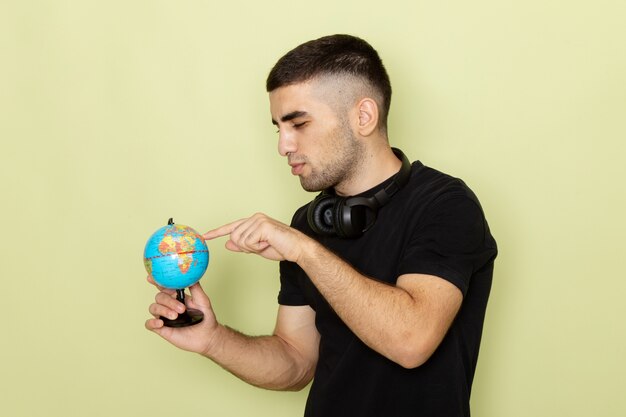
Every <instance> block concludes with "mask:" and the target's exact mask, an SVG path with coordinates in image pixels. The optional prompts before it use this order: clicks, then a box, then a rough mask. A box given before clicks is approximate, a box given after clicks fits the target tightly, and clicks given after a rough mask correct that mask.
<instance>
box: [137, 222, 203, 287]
mask: <svg viewBox="0 0 626 417" xmlns="http://www.w3.org/2000/svg"><path fill="white" fill-rule="evenodd" d="M143 261H144V265H145V267H146V271H148V273H149V274H150V275H152V277H153V278H154V280H155V281H156V283H157V284H159V285H160V286H162V287H165V288H171V289H183V288H186V287H189V286H190V285H193V284H195V283H196V282H198V281H199V280H200V278H202V275H204V272H205V271H206V269H207V266H208V265H209V249H208V248H207V246H206V243H205V242H204V239H203V238H202V236H201V235H200V234H199V233H198V232H196V231H195V230H194V229H192V228H191V227H189V226H184V225H180V224H168V225H167V226H164V227H162V228H160V229H159V230H157V231H156V232H154V233H153V234H152V236H150V239H148V242H147V243H146V248H145V249H144V252H143Z"/></svg>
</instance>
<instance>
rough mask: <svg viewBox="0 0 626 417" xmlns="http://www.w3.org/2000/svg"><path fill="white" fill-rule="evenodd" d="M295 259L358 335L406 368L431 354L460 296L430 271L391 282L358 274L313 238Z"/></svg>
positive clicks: (453, 287)
mask: <svg viewBox="0 0 626 417" xmlns="http://www.w3.org/2000/svg"><path fill="white" fill-rule="evenodd" d="M313 242H314V241H313ZM298 263H299V265H300V267H301V268H302V269H303V270H304V271H305V272H306V274H307V275H308V276H309V277H310V279H311V280H312V281H313V283H314V284H315V286H316V287H317V289H318V290H319V291H320V293H321V294H322V295H323V296H324V298H326V300H327V301H328V303H329V304H330V305H331V306H332V307H333V309H334V310H335V312H336V313H337V314H338V315H339V317H341V319H342V320H343V321H344V322H345V323H346V324H347V325H348V326H349V327H350V329H351V330H352V331H353V332H354V333H355V334H356V335H357V336H358V337H359V339H361V340H362V341H363V342H364V343H365V344H367V345H368V346H369V347H371V348H372V349H374V350H375V351H377V352H379V353H380V354H382V355H383V356H385V357H387V358H388V359H390V360H392V361H394V362H396V363H398V364H399V365H401V366H403V367H405V368H415V367H418V366H420V365H422V364H423V363H424V362H426V361H427V360H428V358H430V356H431V355H432V354H433V352H434V351H435V350H436V349H437V347H438V346H439V344H440V343H441V341H442V339H443V337H444V336H445V334H446V332H447V331H448V329H449V328H450V325H451V324H452V321H453V320H454V317H455V316H456V314H457V313H458V311H459V308H460V306H461V302H462V300H463V295H462V293H461V291H460V290H459V289H458V288H457V287H456V286H455V285H453V284H452V283H450V282H448V281H446V280H444V279H442V278H439V277H436V276H433V275H423V274H406V275H402V276H400V277H399V278H398V280H397V283H396V285H395V286H393V285H389V284H387V283H383V282H380V281H376V280H374V279H371V278H369V277H366V276H363V275H361V274H360V273H358V272H357V271H356V270H355V269H354V268H352V267H351V266H350V265H349V264H347V263H346V262H345V261H343V260H342V259H341V258H339V257H337V256H336V255H334V254H333V253H332V252H330V251H328V250H327V249H326V248H324V247H323V246H322V245H320V244H318V243H317V242H314V243H311V244H310V249H309V250H306V251H304V255H303V257H302V258H301V259H300V261H299V262H298Z"/></svg>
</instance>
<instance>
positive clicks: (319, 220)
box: [307, 194, 337, 236]
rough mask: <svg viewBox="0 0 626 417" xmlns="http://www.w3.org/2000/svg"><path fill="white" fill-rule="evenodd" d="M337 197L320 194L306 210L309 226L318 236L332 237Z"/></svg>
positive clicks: (334, 230) (334, 229)
mask: <svg viewBox="0 0 626 417" xmlns="http://www.w3.org/2000/svg"><path fill="white" fill-rule="evenodd" d="M336 202H337V197H335V196H333V195H329V194H320V195H319V196H317V197H316V198H315V200H313V202H312V203H311V204H310V205H309V208H308V210H307V221H308V222H309V226H310V227H311V229H313V231H314V232H315V233H317V234H318V235H326V236H328V235H333V234H335V232H336V228H335V214H334V211H335V204H336Z"/></svg>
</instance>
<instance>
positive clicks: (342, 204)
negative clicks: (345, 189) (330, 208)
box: [333, 198, 366, 239]
mask: <svg viewBox="0 0 626 417" xmlns="http://www.w3.org/2000/svg"><path fill="white" fill-rule="evenodd" d="M333 222H334V224H335V233H336V234H337V236H339V237H340V238H343V239H354V238H357V237H360V236H361V235H362V234H363V231H364V230H365V224H366V207H365V206H364V205H361V204H355V205H351V204H350V199H343V198H342V199H338V201H337V202H336V204H335V210H334V220H333Z"/></svg>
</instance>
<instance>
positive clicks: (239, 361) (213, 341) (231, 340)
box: [146, 281, 319, 390]
mask: <svg viewBox="0 0 626 417" xmlns="http://www.w3.org/2000/svg"><path fill="white" fill-rule="evenodd" d="M151 282H152V283H154V282H153V281H151ZM160 290H161V291H160V292H159V293H158V294H157V296H156V297H155V303H153V304H152V305H151V306H150V309H149V310H150V313H151V314H152V315H154V317H155V318H153V319H150V320H147V321H146V328H147V329H148V330H151V331H153V332H155V333H157V334H159V335H160V336H161V337H163V338H164V339H166V340H167V341H169V342H170V343H172V344H173V345H175V346H177V347H179V348H181V349H184V350H188V351H191V352H196V353H199V354H202V355H204V356H206V357H208V358H210V359H212V360H213V361H215V362H216V363H217V364H219V365H220V366H222V367H223V368H225V369H226V370H228V371H229V372H231V373H233V374H234V375H236V376H237V377H239V378H241V379H242V380H244V381H246V382H248V383H250V384H253V385H256V386H259V387H263V388H266V389H274V390H299V389H302V388H304V387H305V386H306V385H307V384H308V383H309V382H310V381H311V379H312V378H313V373H314V369H315V365H316V364H317V355H318V349H319V334H318V332H317V329H316V328H315V312H314V311H313V310H312V309H311V308H310V307H309V306H295V307H292V306H280V307H279V310H278V316H277V319H276V327H275V330H274V333H273V334H272V335H271V336H259V337H251V336H247V335H244V334H242V333H239V332H237V331H235V330H232V329H230V328H228V327H225V326H223V325H221V324H219V323H218V322H217V320H216V318H215V314H214V313H213V310H212V308H211V302H210V300H209V298H208V297H207V295H206V294H205V293H204V291H203V290H202V287H201V286H200V285H199V284H194V285H193V286H192V287H190V292H191V297H187V299H186V301H187V303H188V306H189V307H192V308H197V309H199V310H201V311H202V312H203V313H204V316H205V318H204V320H203V321H202V322H201V323H199V324H196V325H194V326H189V327H184V328H171V327H164V326H163V321H162V320H160V319H159V318H158V317H159V316H165V317H169V318H175V317H176V315H177V314H179V313H181V312H183V311H184V309H185V306H183V305H182V304H181V303H180V302H179V301H177V300H176V299H175V293H174V292H173V291H172V290H167V289H164V288H160Z"/></svg>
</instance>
